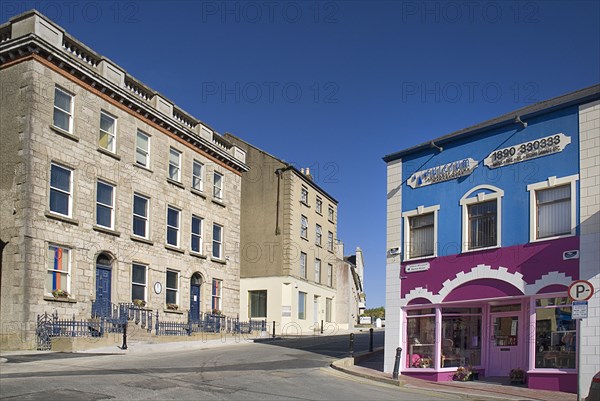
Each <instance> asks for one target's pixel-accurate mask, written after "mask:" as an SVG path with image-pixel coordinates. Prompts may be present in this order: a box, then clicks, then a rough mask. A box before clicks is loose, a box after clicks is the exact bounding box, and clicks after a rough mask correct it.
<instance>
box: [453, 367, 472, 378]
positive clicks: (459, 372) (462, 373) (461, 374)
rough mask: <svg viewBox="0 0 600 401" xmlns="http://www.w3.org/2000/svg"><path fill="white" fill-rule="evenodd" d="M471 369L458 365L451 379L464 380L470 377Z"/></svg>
mask: <svg viewBox="0 0 600 401" xmlns="http://www.w3.org/2000/svg"><path fill="white" fill-rule="evenodd" d="M472 373H473V372H472V371H471V369H469V368H468V367H466V366H459V367H458V369H456V372H454V374H453V375H452V380H454V381H461V382H466V381H467V380H471V379H472V377H473V376H472Z"/></svg>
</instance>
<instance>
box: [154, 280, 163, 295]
mask: <svg viewBox="0 0 600 401" xmlns="http://www.w3.org/2000/svg"><path fill="white" fill-rule="evenodd" d="M154 292H155V293H157V294H160V293H161V292H162V284H161V283H160V282H158V281H157V282H156V283H154Z"/></svg>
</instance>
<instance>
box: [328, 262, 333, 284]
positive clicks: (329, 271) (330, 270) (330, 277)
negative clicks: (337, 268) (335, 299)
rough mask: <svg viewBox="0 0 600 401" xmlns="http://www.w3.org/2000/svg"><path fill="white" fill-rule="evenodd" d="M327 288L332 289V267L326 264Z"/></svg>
mask: <svg viewBox="0 0 600 401" xmlns="http://www.w3.org/2000/svg"><path fill="white" fill-rule="evenodd" d="M327 286H328V287H332V288H333V265H332V264H331V263H327Z"/></svg>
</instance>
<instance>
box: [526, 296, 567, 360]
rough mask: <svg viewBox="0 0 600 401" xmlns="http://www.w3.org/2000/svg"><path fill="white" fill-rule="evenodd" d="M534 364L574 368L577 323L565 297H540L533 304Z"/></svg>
mask: <svg viewBox="0 0 600 401" xmlns="http://www.w3.org/2000/svg"><path fill="white" fill-rule="evenodd" d="M535 316H536V326H535V367H536V368H541V369H544V368H547V369H575V368H576V355H577V342H576V339H577V325H576V321H575V320H574V319H573V318H572V307H571V301H570V300H569V299H568V298H567V297H555V298H541V299H537V300H536V308H535Z"/></svg>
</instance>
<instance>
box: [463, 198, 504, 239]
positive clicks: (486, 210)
mask: <svg viewBox="0 0 600 401" xmlns="http://www.w3.org/2000/svg"><path fill="white" fill-rule="evenodd" d="M496 208H497V202H496V200H492V201H489V202H482V203H477V204H475V205H471V206H469V208H468V210H469V248H470V249H475V248H484V247H489V246H495V245H496Z"/></svg>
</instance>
